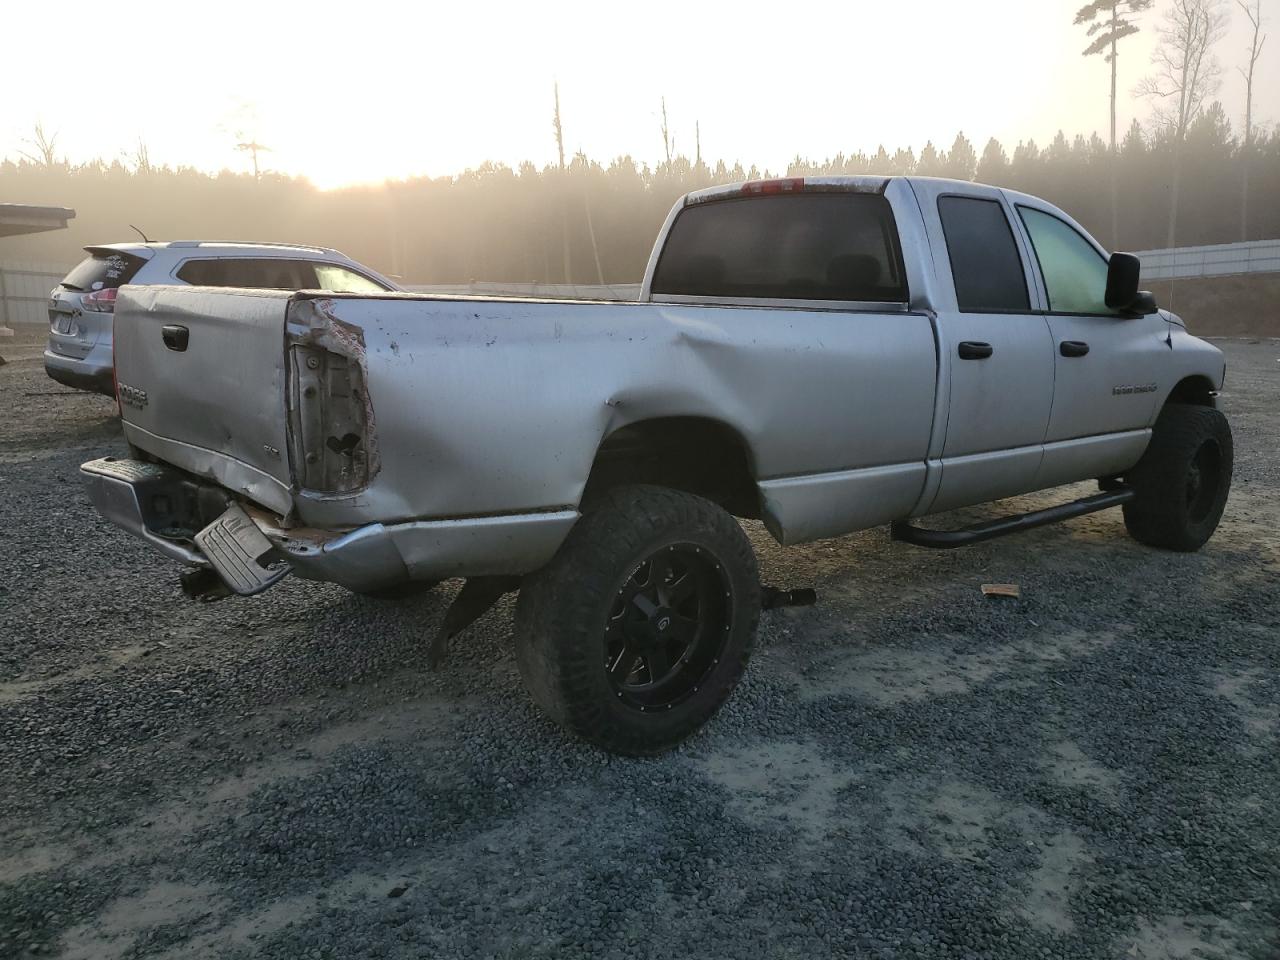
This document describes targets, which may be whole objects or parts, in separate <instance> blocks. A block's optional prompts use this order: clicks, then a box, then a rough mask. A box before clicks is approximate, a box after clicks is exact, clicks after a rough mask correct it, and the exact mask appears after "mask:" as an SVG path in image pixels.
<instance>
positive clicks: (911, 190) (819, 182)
mask: <svg viewBox="0 0 1280 960" xmlns="http://www.w3.org/2000/svg"><path fill="white" fill-rule="evenodd" d="M1138 271H1139V264H1138V262H1137V260H1136V259H1135V258H1133V257H1132V256H1130V255H1127V254H1121V253H1116V254H1111V255H1110V256H1109V255H1108V254H1107V252H1106V251H1104V250H1103V249H1102V248H1101V247H1100V246H1099V245H1098V243H1097V242H1095V241H1094V240H1093V239H1092V238H1091V237H1090V236H1089V235H1088V233H1086V232H1085V231H1084V230H1083V229H1082V228H1081V227H1080V225H1079V224H1077V223H1076V222H1075V221H1074V220H1072V219H1071V217H1069V216H1068V215H1066V214H1065V213H1063V212H1062V211H1061V210H1058V209H1056V208H1055V207H1053V206H1052V205H1050V204H1048V203H1045V202H1044V201H1042V200H1038V199H1036V198H1034V197H1030V196H1024V195H1021V194H1017V193H1013V192H1010V191H1008V190H1000V189H996V188H993V187H988V186H982V185H978V184H972V183H959V182H951V181H944V180H930V179H913V178H891V179H882V178H843V177H841V178H820V179H815V178H805V179H786V180H770V181H755V182H750V183H745V184H736V185H732V186H724V187H716V188H713V189H709V190H704V191H700V192H698V193H693V194H690V195H688V196H686V197H684V198H682V199H681V200H680V201H679V202H678V203H677V204H676V205H675V207H674V209H673V210H672V211H671V214H670V216H669V217H668V218H667V221H666V224H665V225H664V227H663V229H662V232H661V234H660V236H659V238H658V242H657V245H656V246H655V248H654V251H653V255H652V257H651V259H650V261H649V265H648V268H647V270H646V273H645V279H644V286H643V291H642V294H641V297H640V300H639V302H636V303H590V302H574V303H568V302H556V301H534V300H515V299H501V298H464V297H433V296H414V295H408V294H376V295H338V296H335V295H332V294H322V293H315V292H300V293H292V294H290V293H285V292H267V291H257V290H226V289H209V288H191V287H186V288H177V287H151V286H148V287H139V286H133V287H130V286H126V287H123V288H122V289H121V291H120V294H119V298H118V301H117V306H116V313H115V343H116V348H115V362H116V387H117V396H118V398H119V402H120V409H121V413H122V415H123V420H124V434H125V438H126V440H127V441H128V443H129V447H130V450H131V457H130V458H129V459H117V458H114V457H107V458H104V459H101V460H96V461H93V462H91V463H87V464H85V465H84V467H83V474H84V477H85V479H86V480H87V482H88V484H89V489H90V492H91V494H92V497H93V499H94V501H95V502H96V504H97V506H98V508H99V510H100V511H101V512H102V513H103V515H104V516H106V517H107V518H108V519H110V520H112V521H113V522H115V523H117V524H119V525H120V526H121V527H123V528H124V529H126V530H128V531H129V532H131V533H133V534H135V535H137V536H139V537H142V538H143V539H145V540H146V541H148V542H149V543H150V544H151V545H152V546H154V547H155V548H156V549H158V550H160V551H161V552H163V553H165V554H168V555H169V556H171V557H173V558H175V559H176V560H179V561H182V562H183V563H185V564H187V565H189V567H190V569H189V571H188V572H187V573H186V574H185V575H184V577H183V580H184V585H185V587H186V589H187V591H188V593H189V594H191V595H193V596H198V597H202V598H205V599H209V598H214V597H217V596H221V595H228V594H230V593H235V594H243V595H250V594H254V593H258V592H260V591H262V590H264V589H266V588H267V587H269V586H271V584H273V583H274V582H276V581H277V580H278V579H279V578H280V577H281V576H284V575H285V574H287V573H289V572H290V571H292V572H294V573H296V574H297V575H299V576H301V577H306V578H310V579H314V580H327V581H332V582H334V583H338V584H341V585H342V586H344V587H346V588H348V589H350V590H353V591H357V592H360V593H373V594H376V595H387V594H389V593H391V594H394V593H397V592H403V591H405V590H407V589H413V588H418V589H425V588H429V587H430V585H432V584H434V583H437V582H439V581H440V580H442V579H446V578H450V577H465V578H467V580H466V583H465V584H464V586H463V588H462V590H461V591H460V592H459V593H458V595H457V596H456V598H455V600H454V601H453V604H452V606H451V607H450V609H449V611H448V612H447V614H446V616H445V621H444V626H443V628H442V629H441V632H440V634H439V636H438V637H437V638H436V640H435V641H433V651H432V655H433V659H438V655H439V653H440V652H441V650H442V648H443V642H444V641H445V640H447V638H448V637H449V636H451V635H452V634H455V633H457V632H458V631H459V630H460V629H461V628H462V627H464V626H465V625H466V624H467V623H469V622H470V621H471V620H473V619H474V618H475V617H476V616H478V615H479V614H480V613H482V612H483V611H484V610H485V609H487V607H488V606H489V605H491V604H492V603H493V602H494V600H496V599H497V597H499V596H500V595H502V594H503V593H505V592H507V591H510V590H515V589H518V590H519V598H518V602H517V606H516V653H517V660H518V663H519V667H520V670H521V672H522V674H523V676H524V678H525V680H526V683H527V685H528V687H529V690H530V692H531V694H532V695H533V697H534V699H535V700H536V701H537V702H538V703H539V704H540V705H541V706H542V707H543V708H544V710H545V711H546V712H547V713H548V714H549V715H550V716H551V717H553V718H554V719H555V720H557V721H558V722H559V723H561V724H562V725H563V726H564V727H566V728H567V729H568V730H570V731H572V732H573V733H575V734H577V735H579V736H582V737H585V738H587V739H589V740H591V741H594V742H595V743H597V744H600V745H602V746H604V747H605V748H607V749H610V750H613V751H617V752H620V753H626V754H648V753H656V752H659V751H662V750H664V749H667V748H669V747H670V746H672V745H673V744H675V743H677V742H679V741H680V740H681V739H683V738H684V737H686V736H688V735H689V734H690V733H692V732H693V731H694V730H696V729H697V728H698V727H699V726H700V725H702V724H703V723H705V722H706V721H707V720H708V719H709V718H710V717H711V716H712V715H713V714H714V713H715V711H716V710H717V709H718V708H719V707H720V705H721V704H722V703H723V702H724V701H725V699H726V698H727V697H728V696H729V694H730V692H731V691H732V689H733V687H734V685H735V684H736V683H737V681H738V679H739V678H740V676H741V675H742V672H743V670H744V668H745V667H746V664H747V660H748V658H749V656H750V654H751V649H752V644H753V642H754V637H755V632H756V626H757V621H758V618H759V613H760V611H761V609H762V608H767V607H769V606H773V605H778V604H781V603H786V602H788V601H792V602H794V601H797V600H803V599H806V598H803V597H797V596H795V595H792V594H787V593H785V592H783V591H778V590H774V589H773V588H769V587H762V586H761V585H760V583H759V581H758V577H757V570H756V563H755V558H754V556H753V553H752V548H751V545H750V542H749V541H748V539H747V537H746V536H745V535H744V532H743V530H742V527H741V526H740V525H739V524H738V522H737V521H736V520H735V519H734V518H735V517H742V518H758V519H759V520H761V521H763V523H764V525H765V527H767V529H768V530H769V532H770V533H771V534H772V535H773V536H774V537H776V538H777V540H778V541H779V542H781V543H783V544H792V543H802V542H805V541H810V540H815V539H818V538H822V537H835V536H839V535H841V534H845V533H848V532H850V531H854V530H860V529H863V528H867V527H871V526H873V525H877V524H892V530H893V535H894V537H895V538H896V539H899V540H902V541H906V542H909V543H913V544H917V545H920V546H926V547H954V546H961V545H963V544H967V543H973V542H977V541H979V540H985V539H989V538H991V537H994V536H999V535H1002V534H1006V533H1011V532H1014V531H1018V530H1024V529H1027V528H1029V527H1034V526H1037V525H1040V524H1043V523H1048V522H1052V521H1057V520H1063V519H1067V518H1069V517H1073V516H1079V515H1081V514H1084V513H1088V512H1091V511H1095V510H1101V509H1104V508H1109V507H1116V506H1121V507H1122V508H1123V511H1124V519H1125V524H1126V526H1127V528H1128V530H1129V532H1130V533H1131V534H1132V535H1133V536H1134V537H1136V538H1137V539H1138V540H1140V541H1142V542H1144V543H1147V544H1151V545H1153V546H1157V547H1163V548H1168V549H1173V550H1194V549H1197V548H1198V547H1200V546H1201V545H1202V544H1203V543H1204V542H1205V541H1206V540H1207V539H1208V538H1209V536H1210V535H1211V534H1212V533H1213V531H1214V529H1215V528H1216V526H1217V524H1218V521H1219V518H1220V517H1221V515H1222V510H1223V506H1224V504H1225V501H1226V498H1227V492H1228V488H1229V486H1230V481H1231V467H1232V442H1231V432H1230V429H1229V428H1228V426H1227V423H1226V420H1225V419H1224V417H1223V416H1222V414H1221V413H1220V412H1219V411H1218V410H1217V409H1216V397H1217V391H1218V390H1219V389H1220V387H1221V385H1222V381H1223V377H1224V374H1225V366H1224V362H1223V358H1222V354H1221V353H1220V352H1219V351H1218V350H1217V349H1216V348H1214V347H1212V346H1210V345H1209V344H1207V343H1205V342H1204V341H1202V340H1198V339H1196V338H1195V337H1193V336H1190V335H1189V334H1188V333H1187V331H1186V329H1185V328H1184V326H1183V324H1182V322H1181V321H1180V320H1179V319H1178V318H1177V317H1175V316H1173V315H1172V314H1169V313H1167V312H1165V311H1162V310H1159V309H1157V307H1156V305H1155V303H1154V301H1153V300H1152V297H1151V295H1150V294H1147V293H1143V292H1140V291H1139V289H1138ZM1093 479H1096V480H1097V481H1098V483H1099V487H1100V490H1099V492H1097V493H1095V494H1092V495H1090V496H1087V497H1085V498H1083V499H1078V500H1073V501H1071V502H1068V503H1063V504H1061V505H1059V506H1056V507H1051V508H1048V509H1043V510H1039V511H1037V512H1034V513H1029V514H1021V515H1015V516H1007V517H1002V518H1000V519H997V520H989V521H986V522H984V523H981V524H978V525H976V526H972V527H968V528H964V529H960V530H956V529H949V530H936V529H927V528H923V527H921V526H920V525H918V523H916V522H915V520H916V518H919V517H922V516H924V515H927V514H934V513H939V512H942V511H947V510H951V509H953V508H956V507H962V506H965V505H968V504H976V503H981V502H985V501H990V500H996V499H999V498H1002V497H1009V496H1012V495H1015V494H1021V493H1026V492H1028V491H1033V490H1039V489H1043V488H1046V487H1054V486H1059V485H1062V484H1067V483H1072V482H1075V481H1080V480H1093Z"/></svg>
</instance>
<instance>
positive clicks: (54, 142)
mask: <svg viewBox="0 0 1280 960" xmlns="http://www.w3.org/2000/svg"><path fill="white" fill-rule="evenodd" d="M22 142H23V143H26V144H29V145H30V146H31V150H32V152H28V151H26V150H19V151H18V155H19V156H21V157H25V158H26V159H27V160H30V161H31V162H32V163H34V164H38V165H39V166H42V167H44V168H46V169H49V170H51V169H53V168H54V167H55V166H57V165H58V157H57V154H56V150H57V148H58V135H57V134H56V133H54V134H46V133H45V132H44V124H43V123H40V122H39V121H37V122H36V130H35V135H34V136H33V137H31V138H29V139H26V140H23V141H22Z"/></svg>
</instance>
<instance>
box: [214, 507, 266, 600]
mask: <svg viewBox="0 0 1280 960" xmlns="http://www.w3.org/2000/svg"><path fill="white" fill-rule="evenodd" d="M195 541H196V546H198V547H199V548H200V552H201V553H202V554H204V556H205V559H207V560H208V561H209V563H210V564H211V565H212V566H213V568H214V569H215V570H217V571H218V575H219V576H220V577H222V580H223V582H224V583H226V585H227V586H228V587H230V588H231V589H232V590H234V591H235V592H236V593H238V594H240V596H242V597H251V596H253V595H254V594H256V593H261V592H262V591H263V590H266V589H267V588H268V587H270V586H272V585H274V584H275V583H277V582H279V581H280V580H281V579H282V578H284V577H286V576H288V574H289V565H288V564H287V563H284V562H282V561H279V560H277V561H276V562H275V563H274V564H273V565H271V566H264V564H263V560H264V559H269V558H270V556H271V555H272V554H274V552H275V547H274V546H272V544H271V541H270V540H268V539H267V538H266V537H265V536H264V535H263V533H262V531H261V530H259V529H258V525H257V524H255V523H254V522H253V521H252V520H251V519H249V515H248V514H247V513H245V512H244V510H242V509H241V508H240V507H239V505H237V504H232V505H231V506H230V507H228V508H227V511H226V512H225V513H224V514H222V516H220V517H218V519H217V520H215V521H213V523H211V524H209V525H208V526H207V527H205V528H204V529H203V530H201V531H200V532H199V533H197V534H196V536H195Z"/></svg>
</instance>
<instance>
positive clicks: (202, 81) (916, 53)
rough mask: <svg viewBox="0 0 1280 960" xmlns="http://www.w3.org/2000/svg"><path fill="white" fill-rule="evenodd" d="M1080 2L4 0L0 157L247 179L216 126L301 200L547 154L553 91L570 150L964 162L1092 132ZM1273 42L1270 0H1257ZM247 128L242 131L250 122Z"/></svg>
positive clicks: (1134, 69)
mask: <svg viewBox="0 0 1280 960" xmlns="http://www.w3.org/2000/svg"><path fill="white" fill-rule="evenodd" d="M1082 3H1083V0H969V2H960V0H884V2H875V3H869V2H860V0H844V2H842V3H830V4H825V3H819V2H811V3H773V4H768V5H764V4H752V3H746V2H739V3H733V4H717V3H696V2H693V0H684V2H680V3H674V2H665V0H649V2H646V3H643V4H639V3H629V4H617V3H608V2H599V0H597V2H594V3H571V2H554V0H552V2H544V3H540V4H539V3H529V2H522V3H506V2H487V3H453V4H444V5H441V4H435V3H431V2H429V0H428V2H413V3H410V2H406V0H402V2H398V3H396V2H385V0H364V2H360V3H352V2H350V0H348V2H344V3H331V2H324V0H312V2H307V3H297V2H280V0H254V2H244V0H217V2H214V3H210V2H198V0H190V2H183V0H170V2H165V3H156V2H151V0H129V2H127V3H120V4H110V5H104V4H103V3H102V2H101V0H95V2H91V3H89V2H86V3H78V2H67V0H45V2H26V0H11V2H9V3H6V4H5V10H4V14H3V21H4V34H5V39H6V43H5V45H4V46H5V52H4V57H3V60H2V61H0V89H3V90H4V97H3V107H2V108H0V156H8V157H16V154H17V151H18V150H19V149H20V148H21V147H22V140H23V138H24V137H27V136H29V135H30V131H31V129H32V127H33V125H34V124H35V122H36V121H37V120H42V121H43V122H44V125H45V129H46V131H50V132H52V131H56V132H57V134H58V146H59V149H60V151H61V152H64V153H65V154H66V156H67V157H68V158H69V159H70V160H71V161H72V162H77V161H83V160H86V159H90V158H92V157H94V156H102V157H106V158H113V157H118V156H121V155H122V154H123V153H124V152H125V151H127V150H130V149H131V148H132V146H133V145H134V144H135V143H136V141H137V140H138V138H142V139H143V140H145V141H146V143H147V146H148V148H149V151H150V156H151V160H152V162H154V163H168V164H189V165H193V166H197V167H201V168H205V169H219V168H222V167H226V166H230V167H232V168H233V169H240V170H244V169H248V166H249V161H248V158H247V157H246V156H245V155H243V154H239V153H236V152H235V150H234V149H233V147H234V143H235V136H234V133H235V131H236V130H237V129H239V130H243V132H244V133H245V134H246V135H256V137H257V139H258V140H259V141H261V142H263V143H266V144H269V145H271V146H272V147H273V151H272V152H271V153H269V154H265V155H264V156H263V158H262V162H263V164H264V165H265V166H266V167H268V168H271V169H276V170H280V171H282V172H287V173H292V174H303V175H305V176H308V177H310V178H311V179H312V180H313V181H314V182H316V183H317V184H319V185H321V186H325V187H329V186H337V185H341V184H345V183H353V182H364V181H375V180H381V179H383V178H384V177H389V176H390V177H403V176H407V175H413V174H430V175H433V176H438V175H442V174H449V173H455V172H459V171H461V170H463V169H464V168H466V167H468V166H476V165H478V164H480V163H482V162H483V161H485V160H498V161H505V162H507V163H510V164H515V163H518V162H519V161H521V160H524V159H531V160H533V161H534V162H535V163H538V164H539V165H541V164H545V163H547V162H549V161H551V160H552V159H553V158H554V156H555V143H554V140H553V136H552V131H551V111H552V102H551V101H552V83H553V81H555V80H558V81H559V83H560V99H561V109H562V112H563V117H564V127H565V140H566V149H567V150H568V151H569V152H574V151H576V150H578V149H582V150H584V151H585V152H586V153H587V154H588V155H589V156H590V157H592V158H593V159H598V160H601V161H608V160H609V159H610V158H612V157H615V156H618V155H621V154H628V153H629V154H631V155H632V156H634V157H635V158H636V159H637V160H641V161H648V162H650V163H652V162H654V161H656V160H659V159H660V158H661V154H662V141H661V136H660V134H659V98H660V97H662V96H665V97H666V100H667V109H668V114H669V117H670V123H671V127H672V130H673V131H674V133H675V136H676V146H677V148H678V149H679V150H681V151H682V152H687V153H688V154H689V155H692V154H693V147H694V122H695V121H700V122H701V127H702V150H703V156H704V157H706V158H710V159H719V158H724V159H726V160H728V161H729V162H732V161H734V160H740V161H742V162H743V164H744V165H749V164H751V163H757V164H759V165H761V166H762V167H763V166H768V167H770V168H772V169H774V170H780V169H782V168H784V167H785V166H786V163H787V161H788V160H790V159H791V158H792V157H793V156H794V155H796V154H797V153H799V154H802V155H807V156H809V157H811V158H814V159H821V158H824V157H826V156H829V155H832V154H835V153H836V152H838V151H841V150H843V151H845V152H846V153H848V152H853V151H856V150H859V149H862V150H867V151H872V150H874V149H875V148H876V145H877V144H879V143H884V144H885V145H886V147H887V148H888V149H889V150H890V151H892V150H893V149H894V147H896V146H899V145H911V146H913V147H914V148H915V149H916V150H917V152H918V151H919V148H920V147H921V146H923V144H924V142H925V141H926V140H928V139H932V140H933V141H934V142H935V143H936V144H938V145H939V146H940V147H946V146H949V145H950V143H951V140H952V138H953V137H954V136H955V134H956V131H957V130H960V129H963V130H964V132H965V133H966V135H968V137H969V138H970V140H972V141H973V142H974V145H975V148H976V149H977V150H979V151H981V149H982V146H983V145H984V144H985V142H986V140H987V138H988V137H990V136H993V135H994V136H996V137H999V138H1000V139H1001V140H1002V141H1003V142H1004V143H1005V145H1006V148H1007V149H1009V150H1012V147H1013V145H1014V144H1015V143H1016V142H1017V141H1018V140H1019V139H1025V138H1027V137H1034V138H1035V139H1036V140H1037V142H1039V143H1041V144H1044V143H1046V142H1047V141H1048V140H1049V139H1051V138H1052V136H1053V135H1054V133H1055V132H1056V131H1057V130H1058V129H1059V128H1062V129H1064V130H1065V131H1066V132H1067V134H1068V135H1072V134H1074V133H1076V132H1085V133H1088V132H1089V131H1091V130H1097V131H1098V132H1099V133H1100V134H1101V135H1103V136H1104V137H1105V135H1106V125H1107V85H1108V76H1107V70H1106V65H1105V64H1104V63H1103V61H1102V59H1101V58H1100V57H1090V58H1087V59H1086V58H1084V57H1082V56H1080V51H1081V50H1082V49H1083V48H1084V46H1085V44H1086V38H1085V35H1084V31H1083V29H1082V28H1079V27H1074V26H1072V23H1071V20H1072V17H1073V15H1074V13H1075V10H1076V9H1077V8H1078V7H1079V6H1080V5H1081V4H1082ZM1167 6H1168V0H1157V2H1156V9H1155V11H1153V12H1152V13H1149V14H1147V15H1145V16H1144V18H1143V22H1142V26H1143V32H1142V33H1141V34H1139V35H1138V36H1137V37H1134V38H1131V39H1130V40H1128V41H1126V42H1125V45H1124V46H1123V47H1122V53H1121V58H1120V64H1121V84H1120V86H1121V90H1122V94H1123V95H1122V99H1121V105H1120V118H1121V119H1120V122H1121V129H1122V130H1123V128H1124V127H1126V126H1127V125H1128V122H1129V119H1130V118H1131V117H1133V116H1135V115H1136V116H1138V117H1139V118H1143V117H1145V116H1146V115H1147V113H1148V112H1149V108H1148V107H1147V106H1146V105H1145V104H1142V103H1138V102H1134V101H1133V100H1132V98H1131V97H1130V96H1129V95H1128V91H1129V90H1130V89H1131V87H1132V86H1133V84H1134V83H1135V82H1136V81H1137V80H1138V78H1139V76H1141V75H1142V74H1143V73H1144V72H1146V71H1147V69H1148V61H1149V56H1150V52H1151V47H1152V45H1153V43H1154V42H1155V29H1154V28H1155V26H1156V23H1157V21H1158V14H1159V13H1160V12H1161V11H1163V9H1164V8H1165V7H1167ZM1229 6H1230V8H1231V10H1232V12H1233V17H1232V29H1231V32H1230V34H1229V35H1228V37H1227V38H1226V39H1225V40H1224V41H1223V42H1222V44H1221V45H1220V46H1219V47H1218V49H1217V53H1218V56H1219V59H1220V60H1221V61H1222V63H1223V66H1224V71H1223V83H1222V88H1221V90H1220V92H1219V95H1218V96H1219V98H1220V99H1221V100H1222V101H1223V103H1224V105H1225V106H1226V108H1227V112H1228V114H1229V115H1230V117H1231V119H1232V123H1233V125H1235V127H1236V128H1237V129H1240V128H1241V127H1242V126H1243V122H1242V117H1243V113H1244V82H1243V80H1241V78H1240V76H1239V75H1238V74H1237V73H1236V70H1235V68H1236V66H1237V65H1240V64H1241V63H1242V62H1243V60H1244V56H1245V49H1246V47H1247V43H1248V39H1247V31H1246V21H1245V18H1244V16H1243V14H1242V13H1241V12H1240V11H1239V10H1238V9H1237V8H1236V7H1235V5H1234V3H1230V4H1229ZM1263 11H1264V15H1267V16H1268V19H1269V22H1270V25H1271V27H1272V31H1271V32H1272V33H1273V34H1275V33H1276V32H1280V0H1264V2H1263ZM1267 48H1268V49H1266V50H1264V54H1263V60H1262V62H1261V64H1260V68H1259V73H1258V76H1257V79H1256V81H1255V95H1254V96H1255V117H1256V118H1257V119H1258V120H1259V121H1261V122H1263V123H1265V124H1267V125H1273V124H1275V123H1276V122H1277V121H1280V52H1278V51H1280V38H1276V37H1274V36H1273V39H1272V40H1270V41H1269V42H1268V44H1267ZM254 113H256V117H257V119H256V123H255V121H254V120H253V114H254Z"/></svg>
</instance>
